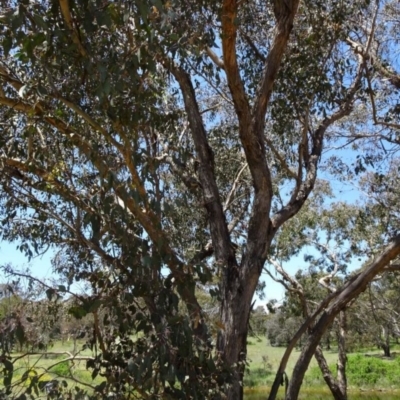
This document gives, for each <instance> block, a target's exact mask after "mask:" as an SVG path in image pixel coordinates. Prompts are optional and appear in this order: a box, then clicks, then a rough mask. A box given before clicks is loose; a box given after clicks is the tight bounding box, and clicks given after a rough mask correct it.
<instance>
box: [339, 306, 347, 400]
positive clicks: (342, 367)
mask: <svg viewBox="0 0 400 400" xmlns="http://www.w3.org/2000/svg"><path fill="white" fill-rule="evenodd" d="M346 332H347V321H346V311H344V310H342V311H340V313H339V337H338V363H337V379H338V384H339V388H340V391H341V393H342V395H343V397H342V399H343V400H347V376H346V364H347V355H346Z"/></svg>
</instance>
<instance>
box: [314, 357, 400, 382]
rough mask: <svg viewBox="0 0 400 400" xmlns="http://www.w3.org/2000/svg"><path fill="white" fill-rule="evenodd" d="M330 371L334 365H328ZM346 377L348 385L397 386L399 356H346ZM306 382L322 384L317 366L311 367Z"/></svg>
mask: <svg viewBox="0 0 400 400" xmlns="http://www.w3.org/2000/svg"><path fill="white" fill-rule="evenodd" d="M330 370H331V371H332V373H334V372H335V371H336V366H335V365H330ZM346 373H347V379H348V383H349V386H350V387H357V388H385V389H387V388H390V387H392V388H397V387H398V385H399V379H398V377H399V374H400V358H399V357H397V358H395V359H394V360H387V359H382V358H380V357H379V356H376V355H375V356H374V355H372V356H366V355H363V354H354V355H349V356H348V364H347V369H346ZM307 383H308V384H323V378H322V374H321V371H320V369H319V368H318V367H313V368H311V370H310V372H309V373H308V375H307Z"/></svg>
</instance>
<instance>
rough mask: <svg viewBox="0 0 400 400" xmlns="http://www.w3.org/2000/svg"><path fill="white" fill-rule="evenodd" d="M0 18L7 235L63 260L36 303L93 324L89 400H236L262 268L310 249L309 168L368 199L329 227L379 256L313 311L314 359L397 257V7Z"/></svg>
mask: <svg viewBox="0 0 400 400" xmlns="http://www.w3.org/2000/svg"><path fill="white" fill-rule="evenodd" d="M2 4H3V7H2V10H1V15H0V20H1V26H0V57H1V58H0V114H1V125H0V169H1V175H0V185H1V194H0V214H1V215H0V218H1V221H2V228H1V231H0V232H1V238H2V240H4V241H10V242H15V243H16V245H18V247H19V249H20V250H21V251H23V252H25V253H26V254H27V256H28V257H33V256H35V255H37V254H41V253H43V252H45V251H49V250H50V251H51V250H52V251H53V252H54V254H55V256H54V259H53V267H54V271H55V272H57V273H58V274H59V275H60V276H61V277H62V280H63V281H62V284H60V285H58V286H55V287H52V288H50V287H48V288H47V294H48V296H49V298H50V299H57V298H59V296H60V297H64V298H65V299H69V300H68V302H67V303H66V304H67V305H68V307H69V312H70V313H71V314H73V315H75V316H77V317H84V316H86V315H88V314H91V315H93V320H92V322H91V323H92V325H91V326H92V330H91V331H90V340H89V341H88V343H89V344H90V346H91V348H92V350H93V352H94V354H95V356H94V358H93V360H92V361H91V362H89V363H88V368H89V369H91V370H92V371H93V376H96V375H97V374H100V375H101V376H104V382H105V383H104V385H103V386H102V387H101V388H100V389H99V391H100V392H101V391H104V393H105V391H110V390H111V391H114V392H116V393H118V396H121V397H120V398H123V396H128V395H129V393H130V391H134V392H135V393H139V394H140V395H141V396H142V397H143V398H154V399H156V398H188V399H189V398H193V399H195V398H222V397H223V396H224V395H227V396H228V398H229V399H231V400H233V399H234V400H236V399H241V398H242V396H243V389H242V386H241V380H242V378H243V371H244V363H245V359H246V338H247V333H248V319H249V313H250V310H251V307H252V302H253V296H254V293H255V291H256V289H257V287H258V286H259V283H260V282H259V280H260V276H261V273H262V271H263V268H264V267H265V266H266V265H267V264H268V263H269V260H270V259H273V258H279V257H282V258H283V259H289V258H290V256H291V255H293V254H296V253H298V252H299V250H300V249H301V247H302V246H304V245H305V244H306V243H307V240H304V238H305V237H306V236H307V234H308V233H307V232H309V230H308V229H310V226H311V228H313V227H315V224H316V222H315V218H311V217H310V218H309V219H308V220H307V212H306V211H307V210H308V212H310V213H311V215H312V214H313V212H314V217H315V213H316V212H318V211H317V207H315V208H314V209H312V208H311V211H309V210H310V207H308V208H304V209H305V214H304V213H303V214H299V213H301V210H302V207H303V206H304V207H305V206H307V204H308V202H309V201H317V200H315V199H316V198H317V197H312V193H313V189H314V188H315V187H318V185H316V182H317V175H318V172H319V171H321V173H322V178H323V180H325V182H322V183H321V185H322V186H323V185H328V186H329V182H326V181H327V180H329V179H333V178H332V177H335V179H342V180H348V181H351V182H352V184H354V185H355V186H357V187H360V189H359V190H360V192H359V193H361V190H364V191H365V192H367V193H370V194H371V195H370V197H369V198H368V200H367V201H359V202H358V203H357V207H354V209H353V211H352V212H349V214H348V215H349V216H350V217H349V219H348V230H347V231H346V229H345V228H346V223H343V219H342V225H340V223H339V224H338V225H335V226H333V225H329V223H328V222H329V218H328V217H326V218H325V219H324V220H323V221H325V222H326V224H325V225H324V226H322V225H321V226H322V228H321V229H324V230H325V231H326V232H331V233H329V234H332V237H334V233H332V232H334V231H335V229H336V231H338V230H341V235H343V243H345V244H349V241H351V240H352V238H353V239H354V243H355V244H354V245H355V246H358V245H360V246H361V244H362V243H364V245H365V243H368V246H370V252H369V253H368V254H367V256H368V257H369V256H372V254H376V255H377V256H376V258H374V259H373V260H372V259H371V264H370V265H369V267H367V268H364V269H363V270H362V271H361V272H360V273H359V274H357V275H355V276H354V277H353V278H352V279H351V280H348V281H345V282H344V284H343V288H342V289H341V291H339V292H338V293H337V294H336V297H334V296H331V297H330V298H329V301H328V300H327V301H326V302H325V303H324V307H322V308H320V309H319V310H317V311H316V314H315V318H314V320H315V329H314V331H313V332H314V333H312V334H310V336H309V341H308V342H307V344H306V346H305V348H304V354H303V356H302V357H303V358H301V360H300V362H303V363H304V365H305V367H306V366H307V365H308V363H309V361H310V359H311V357H312V355H313V353H314V350H315V346H316V345H317V344H318V342H319V340H320V339H321V337H322V335H323V333H324V331H325V330H326V328H327V326H328V325H329V324H330V323H331V322H332V321H333V319H334V318H335V316H336V315H338V313H339V311H340V310H341V309H342V308H343V307H345V306H346V304H348V302H349V301H350V300H352V299H353V298H354V297H356V296H357V295H358V294H359V293H360V292H361V291H363V290H364V289H365V287H366V284H367V283H368V282H369V281H370V280H371V279H372V278H373V277H374V276H375V275H376V274H377V273H379V272H380V271H382V270H383V269H384V268H385V267H386V266H387V265H388V264H389V263H390V261H391V260H393V259H395V258H396V257H397V256H398V254H399V253H400V237H399V236H398V234H397V232H398V218H397V217H398V203H397V201H398V200H397V199H398V198H399V197H398V196H397V195H396V193H398V191H399V189H398V183H397V176H398V163H399V161H398V159H397V151H398V148H399V144H400V139H399V128H400V121H399V119H400V112H399V110H400V104H399V95H398V94H399V88H400V76H399V73H398V72H397V71H398V68H399V65H398V55H399V32H400V29H399V28H400V8H399V4H398V3H397V2H396V1H379V0H378V1H376V2H371V1H369V0H356V1H352V2H346V1H337V0H329V1H320V0H307V1H299V0H275V1H271V2H264V1H259V0H248V1H236V0H222V1H208V0H203V1H190V0H187V1H182V0H167V1H164V0H153V1H145V0H132V1H104V0H101V1H100V0H83V1H69V0H58V1H57V0H51V1H28V0H26V1H25V0H20V1H3V2H2ZM343 149H347V150H346V151H345V152H343ZM329 192H330V191H329V190H328V189H326V190H325V191H323V192H322V195H321V194H320V193H321V192H320V191H318V193H319V194H316V195H315V196H322V198H326V197H328V195H329ZM334 194H337V193H334ZM377 194H379V195H377ZM374 196H375V197H374ZM334 201H335V199H331V200H330V202H331V203H332V202H334ZM304 215H305V216H306V217H304ZM294 216H297V217H298V218H300V219H301V218H303V220H302V221H301V222H298V219H292V218H293V217H294ZM297 217H296V218H297ZM351 217H354V218H353V219H352V218H351ZM304 218H306V220H305V222H304ZM383 220H384V221H385V222H386V224H385V225H382V224H381V222H382V221H383ZM296 221H297V222H298V224H297V227H298V228H299V230H297V231H296ZM353 223H354V226H353ZM285 224H286V225H287V228H286V227H285ZM362 224H364V225H362ZM355 226H357V229H356V228H355ZM360 226H361V228H362V229H361V228H360ZM378 229H379V230H378ZM372 230H374V232H376V235H373V237H372V236H371V235H369V236H368V235H367V234H366V233H367V232H371V231H372ZM360 232H361V233H360ZM355 234H357V235H358V236H356V237H355V236H352V235H355ZM338 237H339V236H337V237H336V239H338ZM338 240H339V239H338ZM368 240H370V242H368ZM296 246H297V247H296ZM360 248H361V247H360ZM364 248H365V247H364ZM353 249H356V247H354V248H353ZM9 271H10V270H9ZM14 275H15V271H14ZM76 282H85V283H86V284H87V291H86V293H85V294H82V293H76V292H75V291H74V284H75V283H76ZM204 292H206V293H208V294H209V295H210V296H212V297H213V301H215V302H216V303H217V304H218V307H219V311H218V313H217V314H218V317H217V318H214V319H213V321H214V322H211V321H210V319H209V318H208V317H207V315H206V313H205V312H204V310H203V308H204V307H203V306H204V305H202V301H201V295H202V294H204ZM71 298H73V299H74V302H70V299H71ZM323 309H324V310H325V311H324V312H322V310H323ZM213 335H214V336H213ZM215 335H216V336H215ZM7 365H8V364H7ZM299 365H300V364H299ZM7 368H8V367H7ZM7 368H6V369H7ZM7 370H8V371H9V370H10V369H9V368H8V369H7ZM282 372H283V371H280V372H279V373H278V375H279V374H280V373H282ZM296 374H297V375H296V377H294V378H293V379H292V380H291V382H290V385H289V389H288V393H287V399H295V398H297V395H298V391H299V389H300V386H301V382H302V377H303V376H304V371H302V369H301V368H300V366H299V368H298V370H296ZM278 378H279V376H278ZM278 378H277V379H278ZM101 393H103V392H101Z"/></svg>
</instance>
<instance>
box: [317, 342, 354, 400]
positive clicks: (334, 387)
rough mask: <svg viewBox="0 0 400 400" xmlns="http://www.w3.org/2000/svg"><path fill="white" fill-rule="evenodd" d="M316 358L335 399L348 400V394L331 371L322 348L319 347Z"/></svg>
mask: <svg viewBox="0 0 400 400" xmlns="http://www.w3.org/2000/svg"><path fill="white" fill-rule="evenodd" d="M314 356H315V359H316V360H317V362H318V366H319V368H320V370H321V372H322V376H323V378H324V380H325V382H326V384H327V385H328V387H329V390H330V391H331V393H332V396H333V398H334V399H335V400H347V395H346V392H343V391H342V390H341V387H340V384H339V382H337V381H336V379H335V378H334V376H333V375H332V372H331V370H330V369H329V366H328V363H327V362H326V359H325V357H324V354H323V352H322V349H321V347H320V346H317V348H316V350H315V354H314Z"/></svg>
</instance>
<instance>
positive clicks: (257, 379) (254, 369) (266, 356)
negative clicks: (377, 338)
mask: <svg viewBox="0 0 400 400" xmlns="http://www.w3.org/2000/svg"><path fill="white" fill-rule="evenodd" d="M284 352H285V348H283V347H272V346H270V345H269V343H268V340H267V339H266V338H261V337H260V338H255V337H252V338H249V340H248V345H247V361H248V364H249V366H248V368H247V371H246V376H245V386H247V387H254V386H270V385H271V384H272V382H273V381H274V378H275V374H276V371H277V369H278V366H279V364H280V361H281V358H282V356H283V353H284ZM324 354H325V357H326V359H327V361H328V364H332V363H335V362H336V358H337V355H336V353H335V352H333V351H326V352H325V353H324ZM299 355H300V351H299V350H293V352H292V354H291V356H290V358H289V361H288V364H287V367H286V373H287V374H288V376H289V377H290V376H291V375H292V371H293V368H294V366H295V364H296V361H297V359H298V357H299ZM313 366H317V362H316V361H315V359H314V358H313V359H312V361H311V363H310V367H309V368H312V367H313Z"/></svg>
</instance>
